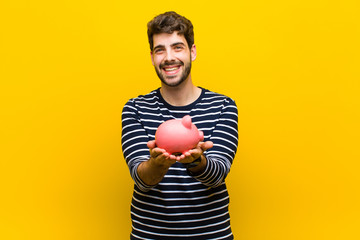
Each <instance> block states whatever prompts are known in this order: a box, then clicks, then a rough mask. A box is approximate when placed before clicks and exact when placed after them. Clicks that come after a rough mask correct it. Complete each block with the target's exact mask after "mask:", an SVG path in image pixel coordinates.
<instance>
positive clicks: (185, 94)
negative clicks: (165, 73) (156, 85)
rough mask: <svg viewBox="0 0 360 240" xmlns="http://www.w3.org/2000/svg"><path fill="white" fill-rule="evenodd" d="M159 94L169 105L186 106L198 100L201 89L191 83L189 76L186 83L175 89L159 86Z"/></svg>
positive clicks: (163, 85)
mask: <svg viewBox="0 0 360 240" xmlns="http://www.w3.org/2000/svg"><path fill="white" fill-rule="evenodd" d="M160 93H161V96H162V97H163V98H164V100H165V101H166V102H167V103H169V104H170V105H173V106H186V105H189V104H191V103H193V102H194V101H195V100H196V99H198V98H199V96H200V94H201V89H200V88H198V87H196V86H195V85H194V84H193V83H192V81H191V77H190V76H189V78H188V79H187V80H186V81H184V82H183V83H182V84H180V85H179V86H176V87H169V86H167V85H165V84H161V89H160Z"/></svg>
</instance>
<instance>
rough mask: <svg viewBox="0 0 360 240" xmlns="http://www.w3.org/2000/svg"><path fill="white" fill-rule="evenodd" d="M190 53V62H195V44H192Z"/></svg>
mask: <svg viewBox="0 0 360 240" xmlns="http://www.w3.org/2000/svg"><path fill="white" fill-rule="evenodd" d="M190 51H191V61H195V59H196V46H195V44H193V45H192V46H191V49H190Z"/></svg>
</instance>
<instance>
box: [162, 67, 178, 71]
mask: <svg viewBox="0 0 360 240" xmlns="http://www.w3.org/2000/svg"><path fill="white" fill-rule="evenodd" d="M176 69H178V68H177V67H173V68H165V70H166V71H174V70H176Z"/></svg>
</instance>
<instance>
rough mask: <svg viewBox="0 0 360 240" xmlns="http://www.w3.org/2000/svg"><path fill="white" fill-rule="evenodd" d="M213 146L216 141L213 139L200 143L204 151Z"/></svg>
mask: <svg viewBox="0 0 360 240" xmlns="http://www.w3.org/2000/svg"><path fill="white" fill-rule="evenodd" d="M213 146H214V143H213V142H212V141H206V142H202V143H201V144H200V147H201V149H202V150H203V151H206V150H208V149H209V148H212V147H213Z"/></svg>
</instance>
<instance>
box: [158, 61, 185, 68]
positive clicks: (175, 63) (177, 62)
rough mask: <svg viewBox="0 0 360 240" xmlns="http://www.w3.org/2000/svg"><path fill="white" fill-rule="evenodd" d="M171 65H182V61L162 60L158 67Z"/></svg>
mask: <svg viewBox="0 0 360 240" xmlns="http://www.w3.org/2000/svg"><path fill="white" fill-rule="evenodd" d="M171 65H181V66H184V63H183V62H181V61H173V62H164V63H161V64H160V66H159V67H160V68H164V67H166V66H171Z"/></svg>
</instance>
